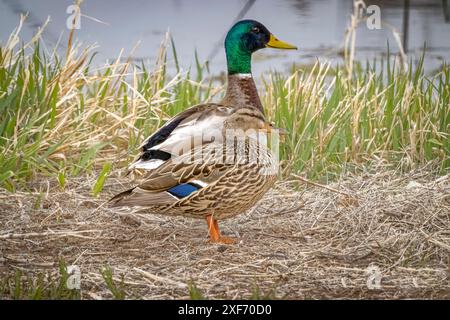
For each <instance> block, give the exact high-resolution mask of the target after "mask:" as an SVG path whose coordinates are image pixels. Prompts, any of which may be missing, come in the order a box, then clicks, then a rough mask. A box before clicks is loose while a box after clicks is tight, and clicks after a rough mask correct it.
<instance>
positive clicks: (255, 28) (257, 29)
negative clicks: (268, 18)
mask: <svg viewBox="0 0 450 320" xmlns="http://www.w3.org/2000/svg"><path fill="white" fill-rule="evenodd" d="M259 31H260V30H259V28H258V27H253V28H252V32H253V33H259Z"/></svg>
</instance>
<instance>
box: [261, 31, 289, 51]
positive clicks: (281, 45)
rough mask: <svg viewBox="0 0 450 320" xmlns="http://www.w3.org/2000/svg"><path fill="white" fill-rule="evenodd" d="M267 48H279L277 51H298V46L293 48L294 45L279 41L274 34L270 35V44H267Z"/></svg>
mask: <svg viewBox="0 0 450 320" xmlns="http://www.w3.org/2000/svg"><path fill="white" fill-rule="evenodd" d="M266 47H267V48H277V49H295V50H297V47H296V46H293V45H292V44H289V43H287V42H284V41H281V40H278V39H277V38H275V36H274V35H273V34H270V39H269V42H267V44H266Z"/></svg>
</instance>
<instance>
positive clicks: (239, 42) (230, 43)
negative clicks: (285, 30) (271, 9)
mask: <svg viewBox="0 0 450 320" xmlns="http://www.w3.org/2000/svg"><path fill="white" fill-rule="evenodd" d="M262 48H278V49H297V47H295V46H293V45H290V44H289V43H286V42H283V41H280V40H278V39H277V38H275V36H274V35H273V34H271V33H270V32H269V30H267V28H266V27H265V26H263V25H262V24H261V23H259V22H258V21H255V20H242V21H239V22H237V23H236V24H235V25H234V26H233V27H231V29H230V31H228V34H227V37H226V38H225V53H226V56H227V64H228V73H229V74H235V73H251V60H252V53H253V52H255V51H257V50H259V49H262Z"/></svg>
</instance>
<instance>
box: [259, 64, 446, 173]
mask: <svg viewBox="0 0 450 320" xmlns="http://www.w3.org/2000/svg"><path fill="white" fill-rule="evenodd" d="M422 62H423V59H422V60H421V61H420V62H419V64H418V65H417V67H416V68H415V69H413V68H409V69H408V70H407V71H402V70H401V69H397V68H396V67H395V66H391V65H389V62H387V63H386V65H383V64H381V65H378V69H377V68H376V67H374V66H370V65H368V66H367V67H366V68H364V69H363V68H361V66H360V65H357V66H356V67H355V69H356V71H355V72H354V73H353V76H352V77H351V79H350V80H349V79H348V77H347V75H346V73H345V71H344V70H340V69H332V68H331V67H330V65H329V64H320V63H316V64H315V65H314V67H313V68H312V70H311V71H310V72H308V73H305V72H303V71H302V70H297V71H295V72H294V73H293V74H292V75H290V76H282V75H270V76H269V78H268V79H266V80H265V81H264V90H265V92H266V94H264V95H263V101H264V105H265V106H266V108H267V111H268V114H269V115H270V117H271V118H272V119H274V120H275V122H277V123H278V124H279V125H280V126H282V127H284V128H286V129H287V131H288V132H289V138H288V141H287V142H286V143H285V144H284V145H282V159H285V169H286V170H295V171H306V172H309V173H311V174H312V175H314V176H317V175H322V174H326V173H330V172H329V171H335V170H336V168H337V167H339V166H341V165H342V164H345V163H357V164H361V163H364V162H367V161H368V160H371V159H376V158H378V159H379V158H381V159H385V160H388V161H390V162H392V163H400V164H401V165H402V166H406V167H408V168H411V167H413V166H415V165H417V164H424V163H427V162H429V161H432V160H438V162H439V164H440V166H441V169H442V170H448V168H449V166H450V161H449V155H450V140H449V138H450V137H449V134H450V100H449V97H450V78H449V76H450V68H449V67H448V66H447V65H443V66H442V69H441V70H440V71H439V72H438V73H437V74H435V75H434V76H432V77H426V76H424V71H423V63H422ZM382 70H387V73H385V72H383V71H382Z"/></svg>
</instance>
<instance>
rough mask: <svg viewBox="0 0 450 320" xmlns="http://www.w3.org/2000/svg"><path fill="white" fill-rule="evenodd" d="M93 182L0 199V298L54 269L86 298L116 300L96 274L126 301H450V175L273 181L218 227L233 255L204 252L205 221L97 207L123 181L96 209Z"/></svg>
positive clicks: (219, 249) (216, 249) (215, 249)
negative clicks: (229, 238)
mask: <svg viewBox="0 0 450 320" xmlns="http://www.w3.org/2000/svg"><path fill="white" fill-rule="evenodd" d="M93 181H95V179H94V177H93V179H92V181H90V178H83V179H79V180H72V181H70V182H69V183H68V184H67V186H66V188H65V191H63V190H61V188H60V187H59V186H57V185H56V184H55V185H53V183H49V184H41V185H33V187H34V188H36V189H37V190H41V192H39V193H28V192H17V193H14V194H11V193H8V192H7V191H2V192H1V193H0V199H1V200H0V278H1V279H2V280H1V281H2V287H1V288H0V290H1V298H11V297H12V296H14V294H18V293H17V291H14V286H15V285H16V286H17V283H18V282H17V281H18V280H17V274H18V273H17V270H20V277H22V278H26V279H36V278H38V277H39V275H45V279H50V277H49V276H51V277H52V278H53V279H54V278H57V277H58V275H59V271H58V268H59V267H58V266H59V263H60V261H61V259H63V260H64V261H65V263H66V264H67V265H76V266H78V267H79V268H80V271H81V297H82V298H84V299H110V298H113V297H114V296H116V297H117V295H118V294H117V292H116V293H115V292H114V290H113V291H111V284H109V285H108V283H107V281H105V279H104V277H103V276H102V273H101V270H104V268H105V267H110V269H111V271H112V279H113V282H114V285H115V287H116V288H118V289H117V290H118V291H119V292H121V293H122V296H121V297H125V298H130V299H134V298H138V299H141V298H144V299H173V298H181V299H189V298H193V297H205V298H209V299H211V298H233V299H234V298H252V297H253V298H263V297H266V298H287V299H311V298H312V299H316V298H319V299H320V298H343V299H346V298H445V299H449V298H450V277H449V270H450V262H449V253H450V222H449V221H450V216H449V215H450V177H449V176H448V175H447V176H439V175H437V174H434V173H433V172H432V171H431V170H428V169H426V168H425V169H421V170H415V171H412V172H409V173H407V174H398V173H396V172H394V171H390V170H381V171H380V170H373V171H372V172H371V171H364V172H360V173H358V174H346V175H344V176H342V177H341V178H340V179H339V181H337V182H335V183H332V184H329V185H327V187H329V188H330V189H325V188H323V187H321V186H317V185H316V186H314V185H306V184H304V182H301V181H298V180H288V181H285V182H280V183H278V185H277V187H276V188H275V189H274V190H272V191H271V192H270V193H269V194H267V196H266V197H265V198H264V199H263V200H262V201H261V202H260V203H259V204H258V205H257V206H256V207H255V208H253V209H252V210H251V211H250V212H248V213H245V214H243V215H240V216H238V217H236V218H233V219H230V220H227V221H224V222H221V226H222V230H223V232H224V233H226V234H228V235H235V236H239V237H240V239H241V240H240V243H239V244H237V245H232V246H224V245H212V244H209V243H208V242H207V230H206V225H205V223H204V221H198V220H190V219H183V218H169V217H164V216H155V215H148V216H146V215H140V214H136V213H132V212H117V211H113V210H111V209H109V208H107V207H106V205H105V200H106V199H107V198H108V197H109V196H110V195H112V194H113V193H114V192H116V191H118V190H122V189H123V188H125V184H126V181H125V180H123V179H122V180H118V179H113V178H110V179H108V181H107V183H106V185H105V189H104V192H103V194H102V196H101V197H100V198H93V197H92V196H91V189H90V188H91V185H92V183H93ZM336 190H338V191H339V192H336ZM15 278H16V279H15ZM30 281H31V282H32V281H33V280H30ZM45 281H50V280H45ZM113 287H114V286H113ZM14 292H15V293H14ZM119 296H120V295H119Z"/></svg>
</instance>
